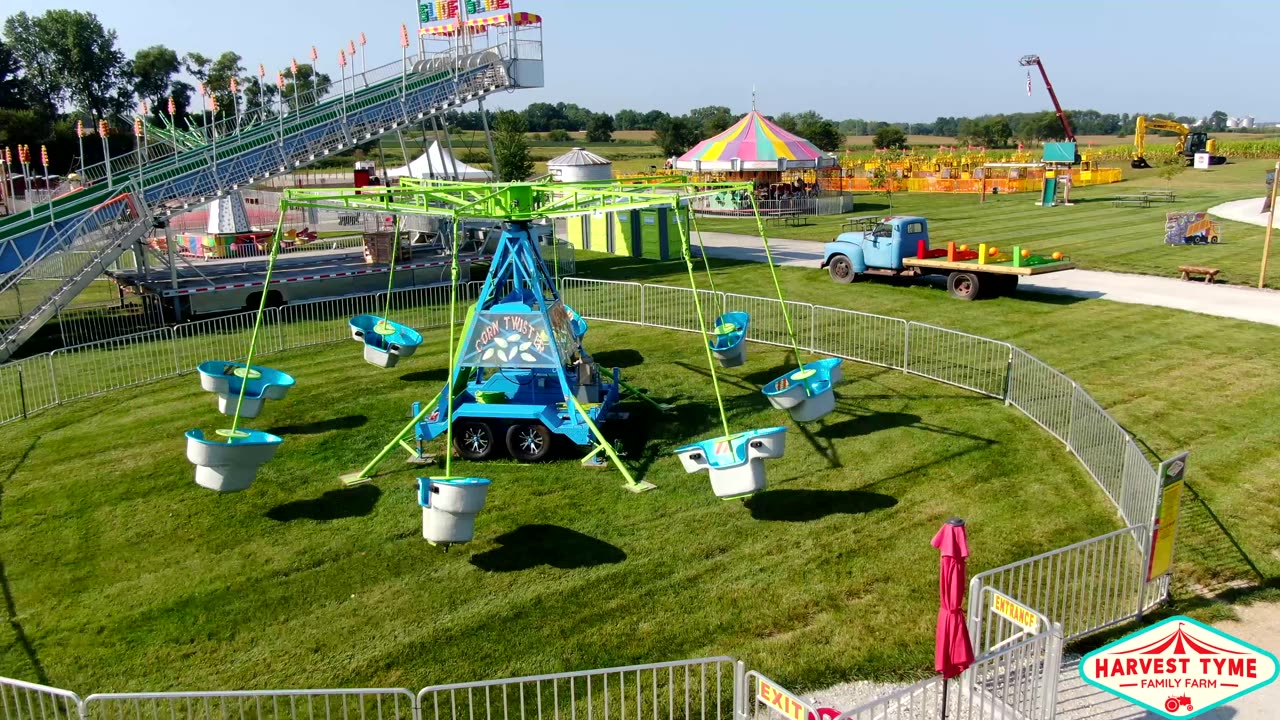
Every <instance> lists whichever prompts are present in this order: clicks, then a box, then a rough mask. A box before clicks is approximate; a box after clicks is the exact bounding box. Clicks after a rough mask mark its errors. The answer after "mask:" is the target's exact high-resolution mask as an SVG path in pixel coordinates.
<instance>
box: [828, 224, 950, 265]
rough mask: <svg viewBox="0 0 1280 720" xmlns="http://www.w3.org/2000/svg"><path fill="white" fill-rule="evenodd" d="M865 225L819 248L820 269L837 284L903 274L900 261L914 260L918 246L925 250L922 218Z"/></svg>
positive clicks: (925, 228) (926, 236)
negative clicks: (866, 276) (863, 277)
mask: <svg viewBox="0 0 1280 720" xmlns="http://www.w3.org/2000/svg"><path fill="white" fill-rule="evenodd" d="M867 225H868V227H867V228H866V229H864V230H861V231H854V232H845V233H840V235H838V236H836V238H835V239H834V240H832V241H831V242H829V243H827V244H826V245H825V246H824V247H823V257H822V267H824V268H827V269H828V270H829V272H830V273H831V277H832V278H833V279H835V280H836V281H837V282H850V281H852V280H853V278H854V277H855V276H857V275H861V274H864V273H875V274H880V275H897V274H899V273H903V272H906V271H908V268H907V267H906V266H905V265H903V263H902V261H903V260H904V259H906V258H909V257H915V256H916V254H917V253H918V252H919V246H920V242H921V241H923V242H924V247H925V249H926V250H928V249H929V224H928V221H926V220H925V219H924V218H922V217H918V216H914V215H901V216H894V217H887V218H884V219H882V220H879V221H877V222H875V223H874V224H872V223H867Z"/></svg>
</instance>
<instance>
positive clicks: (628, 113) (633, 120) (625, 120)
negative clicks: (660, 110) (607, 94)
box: [613, 110, 644, 130]
mask: <svg viewBox="0 0 1280 720" xmlns="http://www.w3.org/2000/svg"><path fill="white" fill-rule="evenodd" d="M642 124H644V116H643V115H641V114H640V113H638V112H636V111H635V110H619V111H618V114H616V115H614V116H613V126H614V127H615V128H617V129H618V130H639V129H641V128H640V126H641V125H642Z"/></svg>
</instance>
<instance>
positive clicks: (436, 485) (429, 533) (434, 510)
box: [418, 477, 490, 545]
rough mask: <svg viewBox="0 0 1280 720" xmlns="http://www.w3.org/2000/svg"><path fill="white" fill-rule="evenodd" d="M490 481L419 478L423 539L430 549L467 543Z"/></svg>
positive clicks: (482, 506) (474, 528) (465, 478)
mask: <svg viewBox="0 0 1280 720" xmlns="http://www.w3.org/2000/svg"><path fill="white" fill-rule="evenodd" d="M489 484H490V482H489V480H486V479H484V478H476V477H434V478H418V504H419V505H421V506H422V537H423V538H425V539H426V540H427V542H429V543H431V544H432V545H437V544H440V543H444V544H452V543H464V542H469V541H470V540H471V538H473V537H475V534H476V515H477V514H478V513H479V512H480V511H481V510H483V509H484V502H485V498H486V497H487V496H488V494H489Z"/></svg>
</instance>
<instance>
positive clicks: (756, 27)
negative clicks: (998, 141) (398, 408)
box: [3, 0, 1280, 122]
mask: <svg viewBox="0 0 1280 720" xmlns="http://www.w3.org/2000/svg"><path fill="white" fill-rule="evenodd" d="M511 1H512V5H513V7H514V8H515V9H516V10H525V11H531V12H536V13H538V14H540V15H542V16H543V18H544V24H545V43H546V49H545V55H546V82H547V87H546V88H545V89H542V90H534V91H523V92H520V93H516V94H511V95H504V96H502V97H501V98H497V99H495V100H494V101H493V103H492V104H493V105H496V106H501V107H523V106H524V105H525V104H527V103H529V102H535V101H551V102H555V101H557V100H564V101H568V102H576V103H578V104H580V105H584V106H586V107H589V108H591V109H593V110H604V111H610V112H613V111H617V110H619V109H621V108H624V107H631V108H635V109H639V110H647V109H651V108H655V107H656V108H659V109H662V110H666V111H669V112H672V111H674V112H683V111H685V110H687V109H689V108H690V107H696V106H699V105H710V104H718V105H728V106H729V107H731V108H733V109H734V110H735V111H737V110H746V109H748V108H749V107H750V104H751V88H752V85H755V87H756V88H757V91H758V94H759V101H758V102H759V107H760V110H761V111H763V112H767V113H770V114H777V113H781V112H785V111H800V110H809V109H812V110H817V111H818V112H820V113H822V114H823V115H826V116H828V117H833V118H836V119H840V118H846V117H862V118H866V119H881V120H905V121H928V120H932V119H933V118H935V117H936V116H938V115H956V116H959V115H976V114H980V113H984V112H1018V111H1032V110H1041V109H1047V108H1049V107H1050V103H1049V98H1048V96H1047V94H1046V93H1045V92H1044V89H1043V87H1042V85H1041V83H1040V80H1039V78H1038V77H1036V78H1034V80H1035V94H1034V95H1033V96H1032V97H1030V98H1028V97H1027V94H1026V71H1025V69H1023V68H1021V67H1019V66H1018V58H1019V57H1021V56H1022V55H1024V54H1027V53H1036V54H1038V55H1040V56H1041V57H1042V58H1043V59H1044V62H1045V65H1046V67H1047V69H1048V71H1049V76H1050V79H1051V80H1053V83H1054V88H1055V89H1056V90H1057V91H1058V96H1059V98H1061V99H1062V101H1063V103H1064V104H1065V105H1066V106H1067V107H1071V108H1084V107H1089V108H1094V109H1097V110H1101V111H1103V112H1166V111H1176V112H1178V113H1183V114H1194V115H1205V114H1208V113H1209V112H1211V111H1213V110H1217V109H1220V110H1223V111H1225V112H1226V113H1228V114H1229V115H1246V114H1251V115H1254V116H1256V117H1257V118H1258V120H1260V121H1261V120H1273V121H1275V122H1280V92H1278V90H1280V79H1278V78H1277V75H1278V71H1277V68H1280V59H1278V58H1277V53H1276V50H1275V48H1276V46H1277V45H1280V35H1278V34H1277V31H1276V28H1277V27H1280V2H1277V1H1276V0H1238V1H1236V2H1220V3H1205V2H1203V1H1201V2H1182V1H1181V0H1163V1H1160V2H1144V1H1142V0H1129V1H1127V2H1122V1H1119V0H1116V1H1112V2H1096V1H1094V0H1076V1H1075V2H1070V1H1068V0H1057V1H1056V2H1044V1H1040V2H1033V1H1029V0H1009V1H1008V2H984V1H982V0H967V1H966V0H954V1H952V2H940V1H923V0H915V1H906V0H897V1H894V0H882V1H878V2H861V1H856V0H848V1H846V2H835V1H827V0H808V1H807V2H796V1H794V0H790V1H788V0H772V1H770V2H758V1H753V0H740V1H738V2H728V1H727V0H634V1H632V2H615V1H614V0H591V1H587V0H529V1H527V2H526V0H511ZM51 7H78V8H80V9H84V10H88V11H91V12H95V13H97V14H98V16H99V17H100V18H101V19H102V21H103V22H104V23H105V24H107V25H108V26H111V27H114V28H115V29H116V30H117V31H118V32H119V35H120V44H121V46H122V47H123V48H124V49H125V51H126V52H127V53H129V54H132V53H133V51H134V50H137V49H138V48H141V47H145V46H147V45H151V44H156V43H162V44H165V45H168V46H170V47H173V48H174V49H176V50H178V51H179V52H183V51H187V50H197V51H200V52H203V53H205V54H207V55H208V54H216V53H218V52H221V51H223V50H235V51H236V52H238V53H240V54H241V55H243V56H244V57H245V65H246V66H248V67H256V65H257V63H259V62H262V63H264V64H266V66H267V68H268V69H276V68H283V67H286V66H287V65H288V63H289V59H290V57H293V56H296V57H298V58H299V59H303V60H305V58H306V57H307V55H308V53H309V48H310V47H311V45H313V44H314V45H316V46H317V48H318V50H319V52H320V65H321V70H325V69H326V68H325V66H326V65H328V66H329V69H330V70H335V69H336V65H337V62H336V59H337V52H338V49H339V48H340V47H343V46H345V44H346V41H347V40H348V39H352V38H355V37H357V36H358V33H359V32H360V31H364V32H365V34H366V36H367V37H368V40H369V44H368V46H367V48H366V49H367V51H368V53H369V57H368V62H369V64H370V66H371V67H372V66H373V65H376V64H382V63H386V62H391V61H393V60H396V59H398V58H399V46H398V36H399V27H400V23H402V22H403V23H408V24H409V25H410V27H411V28H416V24H417V23H416V9H415V8H416V3H415V2H414V1H413V0H363V1H357V2H351V1H350V0H345V1H341V0H305V1H304V2H298V1H297V0H284V1H281V0H276V1H275V2H271V1H270V0H257V1H254V2H249V1H246V0H217V1H215V2H182V1H179V0H142V1H141V2H140V1H139V0H79V2H76V3H69V2H65V0H64V1H63V2H56V1H55V2H46V1H44V0H39V1H36V0H10V2H8V3H6V7H5V11H4V13H3V14H5V15H7V14H9V13H10V12H16V11H18V10H26V11H28V12H40V11H43V10H45V9H48V8H51ZM1199 28H1203V30H1200V29H1199Z"/></svg>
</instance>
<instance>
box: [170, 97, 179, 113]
mask: <svg viewBox="0 0 1280 720" xmlns="http://www.w3.org/2000/svg"><path fill="white" fill-rule="evenodd" d="M177 114H178V105H177V103H175V102H174V101H173V96H172V95H170V96H169V115H170V117H172V116H174V115H177Z"/></svg>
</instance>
